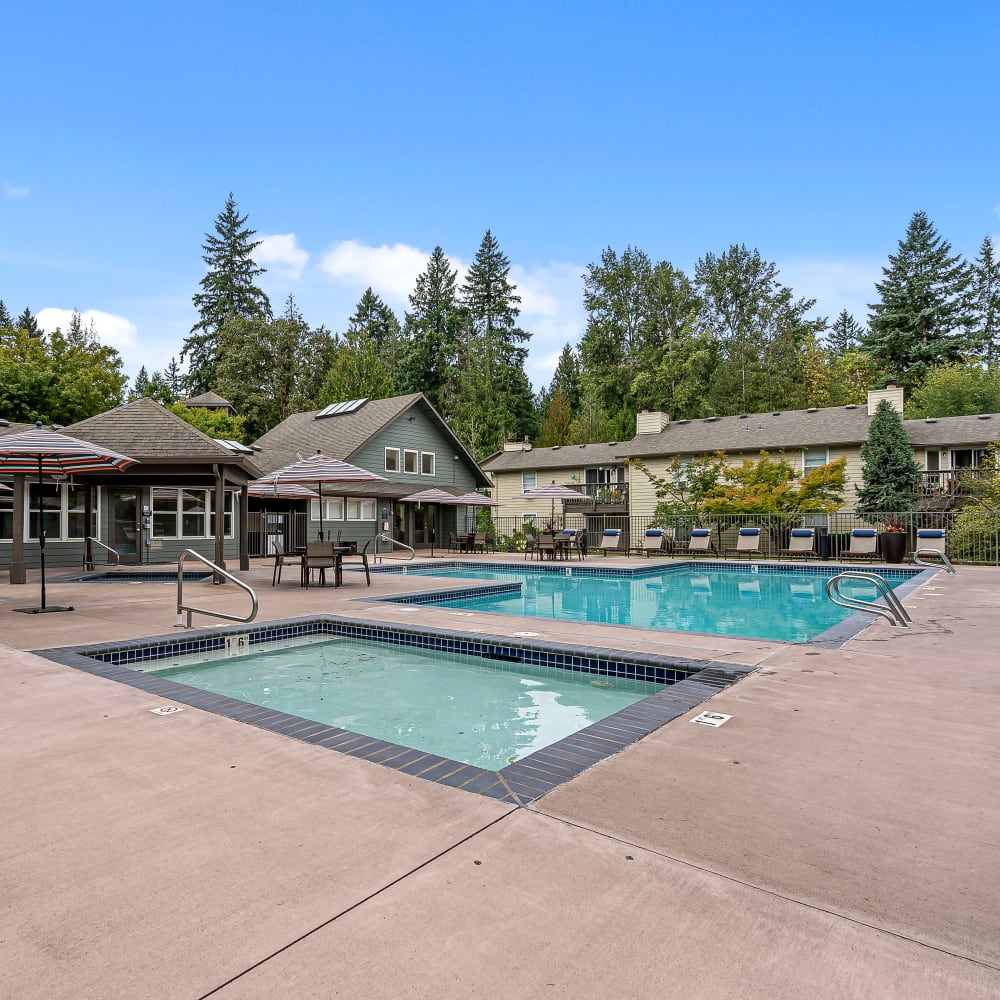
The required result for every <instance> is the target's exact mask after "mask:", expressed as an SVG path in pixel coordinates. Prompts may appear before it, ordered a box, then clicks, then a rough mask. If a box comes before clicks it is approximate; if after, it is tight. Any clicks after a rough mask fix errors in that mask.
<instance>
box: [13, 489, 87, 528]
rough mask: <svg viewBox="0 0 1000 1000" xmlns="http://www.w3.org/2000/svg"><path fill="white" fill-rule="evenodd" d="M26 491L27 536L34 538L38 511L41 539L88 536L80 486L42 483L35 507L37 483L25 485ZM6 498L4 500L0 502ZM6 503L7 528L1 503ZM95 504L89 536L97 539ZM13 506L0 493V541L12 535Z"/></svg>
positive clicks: (83, 495)
mask: <svg viewBox="0 0 1000 1000" xmlns="http://www.w3.org/2000/svg"><path fill="white" fill-rule="evenodd" d="M28 486H29V490H28V497H29V499H28V537H29V538H37V537H38V517H39V512H41V517H42V522H43V524H44V525H45V537H46V538H51V539H69V538H84V537H86V535H87V534H88V532H87V530H86V528H87V522H86V520H85V518H84V512H83V511H84V504H85V502H86V490H87V488H86V487H84V486H79V485H76V484H69V483H66V484H64V485H61V486H60V485H58V484H56V483H42V494H41V505H39V494H38V483H29V484H28ZM2 497H6V498H7V499H6V501H4V500H3V499H2ZM4 503H7V504H9V507H8V508H7V509H8V510H9V511H10V525H9V526H8V525H6V524H4V517H3V513H2V512H3V510H4V507H3V504H4ZM97 507H98V505H97V503H96V502H95V503H94V509H93V510H92V511H91V522H90V531H89V534H91V535H93V536H95V537H96V536H97ZM13 520H14V505H13V498H12V497H11V495H10V494H9V493H5V494H0V538H12V537H13V534H14V523H13Z"/></svg>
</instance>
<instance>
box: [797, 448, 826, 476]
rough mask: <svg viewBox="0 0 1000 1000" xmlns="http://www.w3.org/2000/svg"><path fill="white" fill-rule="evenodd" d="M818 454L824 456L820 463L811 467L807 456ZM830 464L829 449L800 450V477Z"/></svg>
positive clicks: (815, 463) (814, 463)
mask: <svg viewBox="0 0 1000 1000" xmlns="http://www.w3.org/2000/svg"><path fill="white" fill-rule="evenodd" d="M820 452H822V453H823V455H824V456H825V458H824V460H823V461H822V462H815V461H814V462H813V464H812V465H810V464H809V455H810V453H812V454H813V455H817V454H819V453H820ZM829 464H830V449H829V448H803V449H802V475H803V476H804V475H806V474H807V473H809V472H812V471H813V470H814V469H821V468H822V467H823V466H824V465H829Z"/></svg>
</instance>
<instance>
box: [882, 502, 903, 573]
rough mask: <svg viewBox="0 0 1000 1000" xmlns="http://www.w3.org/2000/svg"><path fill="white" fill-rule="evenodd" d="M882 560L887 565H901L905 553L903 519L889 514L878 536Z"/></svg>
mask: <svg viewBox="0 0 1000 1000" xmlns="http://www.w3.org/2000/svg"><path fill="white" fill-rule="evenodd" d="M879 545H880V546H881V549H882V558H883V559H885V561H886V562H888V563H901V562H902V561H903V556H904V554H905V553H906V525H905V524H904V522H903V518H902V517H900V516H898V515H893V514H890V515H888V516H887V517H885V518H884V519H883V521H882V532H881V534H880V535H879Z"/></svg>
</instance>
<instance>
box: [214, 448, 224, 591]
mask: <svg viewBox="0 0 1000 1000" xmlns="http://www.w3.org/2000/svg"><path fill="white" fill-rule="evenodd" d="M225 484H226V481H225V479H224V478H223V475H222V466H221V465H217V466H215V501H214V503H213V505H212V506H213V508H214V510H215V565H216V566H220V567H221V568H222V569H225V568H226V559H225V554H226V550H225V540H226V524H225V522H226V518H225V511H226V490H225ZM216 582H217V583H221V582H222V581H221V579H220V580H217V581H216Z"/></svg>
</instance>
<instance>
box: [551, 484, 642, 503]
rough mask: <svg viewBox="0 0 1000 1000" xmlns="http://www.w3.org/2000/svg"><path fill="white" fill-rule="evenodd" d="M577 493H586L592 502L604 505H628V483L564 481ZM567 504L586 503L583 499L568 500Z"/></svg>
mask: <svg viewBox="0 0 1000 1000" xmlns="http://www.w3.org/2000/svg"><path fill="white" fill-rule="evenodd" d="M563 485H564V486H566V487H567V488H568V489H571V490H576V491H577V493H586V494H587V498H588V499H589V500H590V502H591V503H592V504H595V505H600V506H604V507H627V506H628V483H563ZM566 503H567V504H573V503H581V504H582V503H584V501H583V500H567V501H566Z"/></svg>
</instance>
